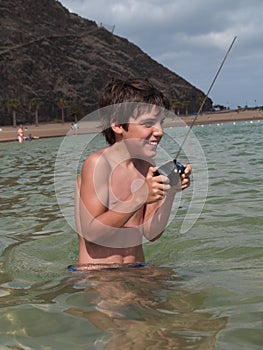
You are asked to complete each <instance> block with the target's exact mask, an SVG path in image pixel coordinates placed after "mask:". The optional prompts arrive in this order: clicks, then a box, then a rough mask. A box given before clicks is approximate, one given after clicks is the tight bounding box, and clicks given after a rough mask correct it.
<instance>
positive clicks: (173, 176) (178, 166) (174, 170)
mask: <svg viewBox="0 0 263 350" xmlns="http://www.w3.org/2000/svg"><path fill="white" fill-rule="evenodd" d="M184 171H185V166H184V165H183V164H182V163H180V162H178V161H177V160H176V159H174V160H171V161H169V162H167V163H165V164H163V165H161V166H160V167H159V168H158V169H157V170H156V171H155V172H154V176H158V175H164V176H167V177H168V178H169V180H170V184H171V185H172V186H174V185H176V184H177V183H178V181H179V179H180V176H181V175H182V174H183V173H184Z"/></svg>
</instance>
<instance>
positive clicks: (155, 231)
mask: <svg viewBox="0 0 263 350" xmlns="http://www.w3.org/2000/svg"><path fill="white" fill-rule="evenodd" d="M107 106H108V107H107ZM102 107H105V108H102ZM100 108H102V109H101V110H100V111H101V114H102V126H103V131H102V133H103V135H104V136H105V138H106V140H107V142H108V143H109V146H108V147H106V148H104V149H101V150H99V151H96V152H94V153H92V154H91V155H89V156H88V158H87V159H86V160H85V162H84V164H83V167H82V171H81V174H80V176H79V178H78V179H77V184H76V199H75V219H76V226H77V230H78V237H79V257H78V262H79V264H89V265H95V264H96V265H97V264H98V265H100V266H102V265H104V264H130V263H131V264H134V263H143V262H144V253H143V249H142V239H143V237H146V238H147V239H148V240H150V241H154V240H156V239H157V238H159V237H160V236H161V235H162V233H163V231H164V229H165V226H166V224H167V221H168V219H169V215H170V211H171V207H172V203H173V200H174V196H175V194H176V192H177V191H179V190H182V189H185V188H187V187H188V186H189V185H190V178H189V176H190V173H191V167H190V165H186V169H185V173H184V174H183V175H182V176H181V181H179V184H177V185H173V186H172V185H171V184H170V181H169V179H168V177H166V176H163V175H158V176H154V175H155V174H154V172H155V170H156V169H157V168H156V167H155V166H154V162H153V157H154V156H155V155H156V151H157V146H158V144H159V142H160V140H161V138H162V136H163V128H162V123H163V121H164V118H165V110H167V109H170V105H169V101H168V99H167V98H166V97H165V96H164V95H163V94H162V93H161V92H160V91H159V90H157V89H156V88H155V87H154V86H153V85H152V84H151V83H150V82H149V81H148V80H144V79H128V80H126V81H122V80H113V81H112V82H110V83H109V84H108V85H107V86H106V88H105V91H104V94H103V95H102V97H101V100H100ZM107 266H108V265H107Z"/></svg>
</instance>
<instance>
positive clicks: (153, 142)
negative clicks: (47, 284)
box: [146, 141, 158, 147]
mask: <svg viewBox="0 0 263 350" xmlns="http://www.w3.org/2000/svg"><path fill="white" fill-rule="evenodd" d="M146 143H147V144H148V145H151V146H154V147H157V146H158V142H157V141H146Z"/></svg>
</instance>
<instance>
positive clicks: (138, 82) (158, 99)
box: [99, 78, 171, 145]
mask: <svg viewBox="0 0 263 350" xmlns="http://www.w3.org/2000/svg"><path fill="white" fill-rule="evenodd" d="M130 102H133V103H130ZM136 102H137V103H136ZM147 104H148V105H150V106H152V105H155V106H159V107H162V108H164V109H167V110H169V109H170V108H171V106H170V102H169V100H168V98H167V97H166V96H165V95H164V94H163V93H162V92H161V91H160V90H158V89H157V88H155V87H154V86H153V84H152V83H151V82H150V81H149V80H148V79H142V78H131V79H127V80H121V79H113V80H112V81H111V82H110V83H108V84H107V85H106V87H105V89H104V92H103V94H102V96H101V98H100V100H99V107H100V108H103V107H106V106H112V105H113V108H112V111H113V112H112V113H111V112H109V113H107V111H106V112H105V111H103V112H102V113H101V122H102V134H103V135H104V136H105V138H106V140H107V142H108V143H109V144H110V145H112V144H114V143H115V134H114V132H113V130H112V129H111V123H112V122H113V121H115V122H118V123H120V124H122V125H123V127H124V128H125V130H128V125H129V124H128V121H129V118H130V117H131V116H138V115H139V113H140V112H141V108H142V107H141V108H138V105H139V106H142V105H143V106H144V107H143V108H144V109H145V108H147ZM152 107H153V106H152ZM152 107H151V108H152ZM148 109H150V108H149V106H148Z"/></svg>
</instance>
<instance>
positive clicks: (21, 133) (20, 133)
mask: <svg viewBox="0 0 263 350" xmlns="http://www.w3.org/2000/svg"><path fill="white" fill-rule="evenodd" d="M17 139H18V142H19V143H21V142H23V141H24V129H23V125H21V124H20V125H19V128H18V129H17Z"/></svg>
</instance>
